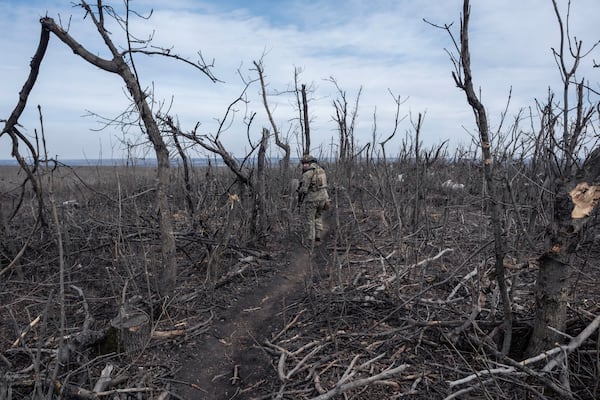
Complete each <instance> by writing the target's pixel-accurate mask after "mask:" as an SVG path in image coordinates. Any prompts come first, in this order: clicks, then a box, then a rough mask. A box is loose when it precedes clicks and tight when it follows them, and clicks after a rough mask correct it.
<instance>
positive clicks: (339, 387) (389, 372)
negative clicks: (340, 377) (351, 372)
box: [311, 364, 409, 400]
mask: <svg viewBox="0 0 600 400" xmlns="http://www.w3.org/2000/svg"><path fill="white" fill-rule="evenodd" d="M408 367H409V365H408V364H402V365H400V366H398V367H396V368H391V369H386V370H385V371H383V372H381V373H379V374H377V375H373V376H371V377H369V378H363V379H357V380H355V381H352V382H348V383H345V384H340V382H338V383H337V384H336V386H335V387H334V388H333V389H331V390H329V391H328V392H326V393H323V394H322V395H319V396H317V397H313V398H312V399H311V400H327V399H331V398H333V397H335V396H337V395H340V394H342V393H345V392H347V391H348V390H352V389H355V388H358V387H361V386H367V385H371V384H374V383H377V382H378V381H382V380H385V379H388V378H391V377H392V376H394V375H397V374H399V373H401V372H403V371H404V370H406V369H407V368H408Z"/></svg>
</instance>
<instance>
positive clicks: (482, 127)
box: [443, 0, 512, 354]
mask: <svg viewBox="0 0 600 400" xmlns="http://www.w3.org/2000/svg"><path fill="white" fill-rule="evenodd" d="M470 13H471V6H470V4H469V0H464V1H463V13H462V14H463V15H462V20H461V27H460V41H459V43H457V42H456V41H455V40H454V37H453V35H452V33H451V32H450V26H448V25H445V26H444V27H443V29H445V30H446V31H447V32H448V33H449V34H450V36H451V38H452V39H453V42H454V45H455V49H456V51H457V53H458V57H457V58H455V57H454V56H452V55H451V59H452V62H453V64H454V68H455V70H454V71H453V72H452V78H453V79H454V82H455V83H456V86H457V87H458V88H459V89H461V90H462V91H464V92H465V95H466V97H467V102H468V103H469V105H470V106H471V108H472V110H473V113H474V115H475V121H476V124H477V129H478V131H479V139H480V146H481V152H482V156H483V171H484V178H485V183H486V188H487V191H488V196H487V201H488V203H489V210H490V220H491V225H492V231H493V234H494V255H495V264H494V266H495V267H494V268H495V279H496V282H497V283H498V287H499V289H500V294H501V298H502V306H503V307H502V309H503V311H504V323H503V333H504V339H503V343H502V354H507V353H508V350H509V348H510V342H511V335H512V309H511V305H510V297H509V295H508V289H507V286H506V280H505V268H504V257H505V255H506V243H505V240H506V239H505V238H504V237H503V230H504V227H503V225H504V224H503V221H502V218H501V205H500V200H501V199H500V192H499V188H498V185H497V184H496V183H495V181H494V169H493V159H492V151H491V138H490V132H489V126H488V118H487V113H486V110H485V107H484V105H483V104H482V103H481V101H480V100H479V98H478V97H477V94H476V92H475V88H474V85H473V74H472V72H471V54H470V49H469V22H470Z"/></svg>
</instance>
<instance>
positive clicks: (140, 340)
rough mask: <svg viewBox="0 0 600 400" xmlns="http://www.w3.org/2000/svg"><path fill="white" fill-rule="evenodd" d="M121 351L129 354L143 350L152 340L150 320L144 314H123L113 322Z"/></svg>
mask: <svg viewBox="0 0 600 400" xmlns="http://www.w3.org/2000/svg"><path fill="white" fill-rule="evenodd" d="M110 324H111V326H112V327H113V328H114V329H115V333H116V334H117V342H118V343H119V346H118V347H119V349H120V350H122V351H126V352H128V353H136V352H138V351H140V350H142V349H143V348H144V347H145V346H146V344H147V343H148V340H149V339H150V333H151V332H150V331H151V330H150V318H149V317H148V315H147V314H145V313H142V312H122V313H120V314H119V315H118V316H117V317H116V318H114V319H113V320H112V321H111V323H110Z"/></svg>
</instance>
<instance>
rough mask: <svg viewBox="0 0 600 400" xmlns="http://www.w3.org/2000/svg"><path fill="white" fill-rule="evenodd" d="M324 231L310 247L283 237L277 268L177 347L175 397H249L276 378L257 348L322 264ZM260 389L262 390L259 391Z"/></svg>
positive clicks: (268, 359) (282, 323)
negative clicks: (204, 329) (200, 332)
mask: <svg viewBox="0 0 600 400" xmlns="http://www.w3.org/2000/svg"><path fill="white" fill-rule="evenodd" d="M328 236H329V235H325V237H324V238H323V241H322V242H321V243H318V244H317V245H316V246H314V247H313V248H307V247H303V246H302V245H300V244H299V243H293V242H289V243H288V244H287V245H286V250H285V251H284V252H283V255H284V257H283V258H282V259H281V261H280V265H279V268H278V272H277V273H276V274H274V275H273V276H271V277H270V278H269V279H268V281H266V282H264V283H263V284H262V285H257V286H256V287H254V288H252V289H250V290H248V291H246V292H245V293H244V294H243V295H240V296H239V298H236V299H234V301H233V302H232V306H231V307H229V308H228V309H226V310H224V311H223V312H221V313H220V314H218V315H216V316H215V318H214V320H213V322H212V324H211V327H210V329H209V330H208V331H207V332H206V333H205V334H203V335H202V336H199V337H197V338H196V340H195V341H194V342H193V343H191V344H190V345H188V346H186V348H185V349H182V351H181V352H180V354H178V355H174V356H175V357H178V358H179V364H180V365H181V368H180V369H179V371H178V372H177V374H176V375H175V377H174V378H175V379H174V382H175V385H174V388H173V392H172V393H171V394H172V395H175V396H178V397H179V398H181V399H206V400H225V399H250V398H255V397H256V396H257V394H258V393H259V391H258V389H259V388H260V386H261V385H262V384H265V383H266V382H268V381H271V380H273V379H277V378H276V371H275V369H274V367H273V366H272V356H271V355H269V354H267V353H266V352H265V351H264V349H263V348H262V347H261V343H263V342H264V340H265V339H271V338H272V337H273V336H275V335H277V333H278V332H280V331H281V330H282V329H284V327H285V324H286V323H287V322H288V321H287V320H288V318H287V315H286V309H287V308H288V307H289V306H290V305H292V304H294V302H296V301H298V300H300V299H302V298H303V297H304V296H305V294H306V291H307V289H308V288H309V287H310V286H311V285H312V284H313V282H316V281H318V280H320V279H322V278H323V277H324V276H325V275H326V273H325V271H326V270H327V269H328V267H327V263H328V261H327V260H328V259H329V257H328V251H327V241H328ZM263 394H264V392H263Z"/></svg>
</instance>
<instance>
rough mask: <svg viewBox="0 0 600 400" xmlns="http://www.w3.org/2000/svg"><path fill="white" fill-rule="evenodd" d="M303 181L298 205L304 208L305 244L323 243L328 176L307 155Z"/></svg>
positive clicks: (304, 163)
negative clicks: (323, 216)
mask: <svg viewBox="0 0 600 400" xmlns="http://www.w3.org/2000/svg"><path fill="white" fill-rule="evenodd" d="M301 162H302V179H301V181H300V186H298V205H299V206H300V205H303V206H304V213H303V219H304V221H303V223H304V226H305V231H304V237H303V239H304V242H306V241H307V242H308V244H310V243H312V242H313V241H316V242H319V241H321V238H322V234H323V218H322V213H323V211H325V210H327V209H329V193H327V175H326V174H325V170H324V169H323V168H321V167H320V166H319V164H318V163H317V160H316V159H315V158H314V157H312V156H310V155H308V154H305V155H304V157H302V160H301Z"/></svg>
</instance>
